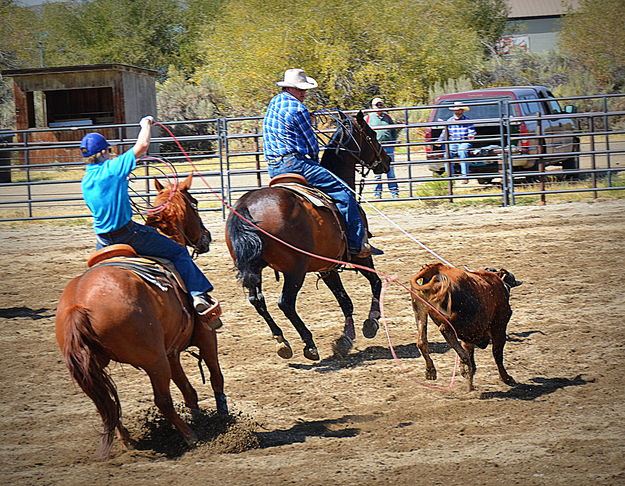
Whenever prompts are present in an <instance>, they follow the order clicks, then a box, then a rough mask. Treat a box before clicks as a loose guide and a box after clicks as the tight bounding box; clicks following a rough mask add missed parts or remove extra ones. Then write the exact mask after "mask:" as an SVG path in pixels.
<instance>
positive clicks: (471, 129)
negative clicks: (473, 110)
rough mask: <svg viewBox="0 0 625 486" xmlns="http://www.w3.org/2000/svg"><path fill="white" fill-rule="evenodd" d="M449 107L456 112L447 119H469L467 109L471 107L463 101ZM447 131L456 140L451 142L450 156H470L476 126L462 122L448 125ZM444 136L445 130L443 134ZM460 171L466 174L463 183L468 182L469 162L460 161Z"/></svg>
mask: <svg viewBox="0 0 625 486" xmlns="http://www.w3.org/2000/svg"><path fill="white" fill-rule="evenodd" d="M449 109H450V110H451V111H453V112H454V114H453V115H452V116H451V117H449V118H448V119H447V121H463V120H468V118H467V117H466V115H465V114H464V113H465V111H469V109H470V108H469V107H468V106H466V105H465V104H464V103H462V102H461V101H455V102H454V103H453V104H452V105H450V106H449ZM447 131H448V133H449V139H448V140H449V141H450V142H455V143H450V144H449V156H450V157H458V158H459V159H466V158H468V157H469V149H470V148H471V146H472V145H471V142H470V141H469V140H473V139H474V138H475V134H476V131H475V126H473V124H471V123H462V124H458V125H448V126H447ZM441 135H442V136H443V137H444V135H445V132H443V133H442V134H441ZM460 171H461V173H462V175H463V176H464V178H463V180H462V183H463V184H468V183H469V178H468V177H467V176H468V175H469V164H468V163H467V162H461V163H460ZM451 172H452V174H453V164H451Z"/></svg>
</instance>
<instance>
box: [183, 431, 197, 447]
mask: <svg viewBox="0 0 625 486" xmlns="http://www.w3.org/2000/svg"><path fill="white" fill-rule="evenodd" d="M184 441H185V442H186V444H187V445H188V446H189V447H193V446H195V444H197V443H198V441H199V439H198V436H197V435H196V434H195V432H191V433H190V434H189V435H188V436H186V437H184Z"/></svg>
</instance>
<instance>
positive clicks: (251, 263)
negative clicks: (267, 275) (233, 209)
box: [226, 207, 266, 289]
mask: <svg viewBox="0 0 625 486" xmlns="http://www.w3.org/2000/svg"><path fill="white" fill-rule="evenodd" d="M237 212H238V213H239V214H240V215H241V216H242V217H243V218H245V219H247V220H248V221H250V222H252V223H254V224H258V223H259V221H256V220H254V219H253V218H252V216H251V215H250V212H249V211H248V209H247V208H245V207H242V208H237ZM243 218H241V217H239V216H238V215H237V214H234V213H230V215H229V216H228V221H227V222H226V230H227V231H228V235H229V237H230V244H231V245H232V251H233V252H234V256H235V262H234V264H235V266H236V267H237V270H238V273H237V279H238V280H239V281H240V282H241V283H242V284H243V287H245V288H247V289H253V288H256V287H258V286H259V285H260V274H261V271H262V269H263V268H264V267H265V265H266V264H265V262H264V260H263V251H264V249H265V246H264V243H263V240H262V239H261V237H260V231H259V230H258V229H257V228H255V227H254V226H252V225H250V224H249V223H248V222H247V221H245V220H244V219H243Z"/></svg>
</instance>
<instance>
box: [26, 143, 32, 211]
mask: <svg viewBox="0 0 625 486" xmlns="http://www.w3.org/2000/svg"><path fill="white" fill-rule="evenodd" d="M29 135H30V133H29V132H25V133H24V148H25V149H26V151H25V152H24V165H26V182H27V183H28V185H27V186H26V187H27V189H26V194H27V197H28V217H29V218H32V217H33V193H32V189H31V180H30V150H29V149H28V139H29Z"/></svg>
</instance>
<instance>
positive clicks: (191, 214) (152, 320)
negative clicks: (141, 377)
mask: <svg viewBox="0 0 625 486" xmlns="http://www.w3.org/2000/svg"><path fill="white" fill-rule="evenodd" d="M191 180H192V175H189V176H188V177H187V178H186V179H185V180H184V181H183V182H182V183H180V184H179V186H178V188H177V190H176V191H175V193H174V194H171V191H172V190H173V188H172V187H171V185H168V187H167V188H163V186H162V185H161V184H160V183H159V182H158V181H155V183H156V188H157V189H158V195H157V197H156V200H155V202H156V204H157V205H158V204H162V203H163V202H166V201H167V203H166V205H165V207H164V209H163V210H162V212H160V213H159V214H157V215H152V216H150V217H149V218H148V221H147V224H149V225H151V226H154V227H156V228H157V229H159V230H161V231H163V232H164V233H165V234H166V235H167V236H169V237H170V238H172V239H174V240H176V241H178V242H180V243H182V244H183V245H184V244H185V243H187V244H188V245H191V246H194V248H195V250H196V251H198V252H206V251H208V248H209V243H210V233H209V231H208V230H207V229H206V228H205V227H204V225H203V224H202V220H201V219H200V216H199V214H198V211H197V201H196V200H195V199H194V198H193V196H191V194H189V188H190V186H191ZM109 248H111V247H109ZM56 339H57V343H58V345H59V347H60V348H61V352H62V353H63V357H64V359H65V364H66V365H67V367H68V369H69V372H70V374H71V376H72V378H73V379H74V380H75V381H76V382H77V383H78V385H79V386H80V388H82V390H83V391H84V392H85V393H86V394H87V396H88V397H89V398H91V400H93V402H94V403H95V406H96V408H97V410H98V412H99V414H100V416H101V418H102V422H103V429H104V430H103V434H102V438H101V441H100V446H99V449H98V453H97V456H98V459H100V460H104V459H106V458H107V457H108V456H109V455H110V451H111V447H112V442H113V434H114V431H115V430H116V429H117V435H118V437H119V438H120V439H121V440H122V441H123V442H124V444H125V445H126V446H131V445H132V443H133V442H132V440H131V438H130V435H129V433H128V431H127V429H126V428H125V427H124V426H123V424H122V421H121V405H120V401H119V398H118V395H117V390H116V387H115V384H114V383H113V381H112V379H111V377H110V375H109V373H108V371H107V370H106V367H107V365H108V364H109V362H110V361H117V362H119V363H128V364H130V365H132V366H134V367H136V368H141V369H143V370H144V371H145V372H146V373H147V374H148V376H149V378H150V382H151V384H152V389H153V391H154V402H155V404H156V406H157V407H158V408H159V410H160V411H161V412H162V414H163V415H164V416H165V417H166V418H167V419H168V420H169V421H170V422H171V423H172V424H173V425H174V426H175V427H176V428H177V429H178V431H179V432H180V433H181V434H182V436H183V437H184V439H185V441H186V442H187V443H189V444H190V443H193V442H194V441H195V440H196V435H195V433H194V432H193V431H192V430H191V428H190V427H189V426H188V425H187V424H186V423H185V422H184V421H183V420H182V419H181V418H180V416H179V415H178V414H177V413H176V411H175V410H174V406H173V402H172V398H171V394H170V390H169V384H170V380H171V379H173V381H174V383H175V384H176V385H177V386H178V388H179V389H180V391H181V392H182V395H183V397H184V401H185V404H186V406H187V407H189V408H190V409H191V410H192V411H197V410H198V395H197V392H196V391H195V390H194V389H193V387H192V386H191V384H190V383H189V380H188V379H187V377H186V375H185V373H184V370H183V369H182V366H181V364H180V352H181V351H182V350H184V349H185V348H187V347H188V346H197V347H198V348H199V350H200V356H201V358H202V359H203V360H204V361H205V362H206V364H207V365H208V368H209V370H210V381H211V385H212V388H213V391H214V392H215V398H216V401H217V409H218V411H220V412H223V413H227V412H228V408H227V403H226V396H225V395H224V393H223V388H224V379H223V375H222V373H221V369H220V367H219V361H218V357H217V336H216V333H215V331H214V330H212V329H209V327H208V325H207V323H206V322H204V321H203V320H200V318H199V316H197V314H196V313H195V311H194V310H193V309H192V307H191V305H190V301H189V298H188V297H187V295H185V294H180V293H178V292H177V291H175V290H174V289H171V288H170V289H169V291H168V290H161V289H160V288H158V287H157V286H155V285H152V284H149V283H147V282H146V281H145V280H143V279H142V278H141V277H138V276H137V275H136V274H135V273H133V272H132V271H130V270H128V269H126V268H122V267H119V266H113V265H96V266H93V267H91V268H90V269H89V270H87V271H86V272H85V273H83V274H82V275H81V276H79V277H76V278H74V279H73V280H72V281H71V282H70V283H69V284H68V285H67V287H65V290H64V291H63V294H62V295H61V299H60V301H59V305H58V308H57V314H56Z"/></svg>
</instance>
